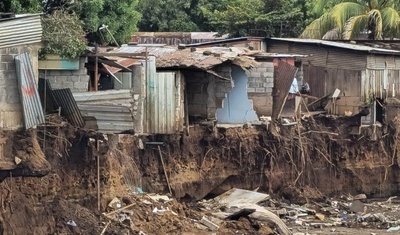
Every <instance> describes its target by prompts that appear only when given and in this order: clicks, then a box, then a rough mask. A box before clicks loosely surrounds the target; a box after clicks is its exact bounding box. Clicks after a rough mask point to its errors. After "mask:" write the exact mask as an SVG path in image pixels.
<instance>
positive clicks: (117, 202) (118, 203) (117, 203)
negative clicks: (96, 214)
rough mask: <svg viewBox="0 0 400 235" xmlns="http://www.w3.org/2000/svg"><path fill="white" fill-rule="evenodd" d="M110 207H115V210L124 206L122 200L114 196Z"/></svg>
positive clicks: (109, 204)
mask: <svg viewBox="0 0 400 235" xmlns="http://www.w3.org/2000/svg"><path fill="white" fill-rule="evenodd" d="M108 207H110V208H113V209H114V210H116V209H119V208H121V207H122V202H121V201H120V200H119V199H118V198H117V197H114V199H113V200H111V202H110V203H108Z"/></svg>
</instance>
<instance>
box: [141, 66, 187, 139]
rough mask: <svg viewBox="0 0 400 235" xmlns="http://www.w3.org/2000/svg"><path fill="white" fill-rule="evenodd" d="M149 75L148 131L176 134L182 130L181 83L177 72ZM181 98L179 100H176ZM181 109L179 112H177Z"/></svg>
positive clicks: (151, 132) (150, 132)
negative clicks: (180, 125)
mask: <svg viewBox="0 0 400 235" xmlns="http://www.w3.org/2000/svg"><path fill="white" fill-rule="evenodd" d="M153 75H154V76H149V77H148V86H147V97H148V99H147V113H148V115H147V122H148V123H147V126H148V130H147V132H148V133H149V134H174V133H177V132H179V131H180V127H179V124H180V122H179V120H180V119H181V117H180V116H177V115H181V111H180V110H181V108H182V107H181V103H180V100H181V95H180V93H181V92H180V91H181V84H180V79H177V78H176V76H177V74H176V73H175V72H162V73H156V74H153ZM177 100H179V102H176V101H177ZM177 110H179V112H177Z"/></svg>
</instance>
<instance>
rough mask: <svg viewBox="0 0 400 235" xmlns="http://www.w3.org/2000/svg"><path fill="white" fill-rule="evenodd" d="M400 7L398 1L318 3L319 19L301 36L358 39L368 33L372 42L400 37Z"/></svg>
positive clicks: (324, 1) (365, 0)
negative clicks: (333, 34) (332, 34)
mask: <svg viewBox="0 0 400 235" xmlns="http://www.w3.org/2000/svg"><path fill="white" fill-rule="evenodd" d="M399 8H400V2H399V1H394V0H380V1H378V0H347V1H346V0H336V1H327V0H318V1H316V3H315V5H314V9H313V12H314V13H315V14H316V15H318V17H319V18H317V19H315V20H314V21H313V22H311V23H310V24H309V25H308V26H307V27H306V29H305V30H304V32H303V33H302V35H301V37H304V38H322V37H324V36H325V38H326V37H328V36H329V33H332V32H333V31H334V32H337V35H338V37H339V38H343V39H354V38H357V37H358V36H359V35H360V34H361V33H368V34H369V38H370V39H383V38H394V37H399V36H400V16H399V14H398V10H399ZM327 33H328V34H327Z"/></svg>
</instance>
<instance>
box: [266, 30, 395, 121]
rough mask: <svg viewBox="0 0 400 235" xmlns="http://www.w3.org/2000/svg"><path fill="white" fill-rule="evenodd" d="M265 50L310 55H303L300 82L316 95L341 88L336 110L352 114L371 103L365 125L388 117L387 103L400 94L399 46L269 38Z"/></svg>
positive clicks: (321, 95)
mask: <svg viewBox="0 0 400 235" xmlns="http://www.w3.org/2000/svg"><path fill="white" fill-rule="evenodd" d="M266 51H267V52H272V53H298V54H305V55H308V57H306V58H303V59H302V69H303V74H304V76H303V79H302V80H301V81H300V83H307V84H308V85H309V87H310V95H312V96H315V97H324V96H329V95H332V94H333V93H334V92H335V90H338V91H337V93H338V92H339V94H340V95H339V96H338V99H337V100H336V101H335V102H336V105H335V108H334V109H333V110H332V113H333V114H336V115H345V114H346V115H352V114H357V113H359V112H360V111H362V110H363V109H365V107H368V108H369V109H370V114H369V115H367V116H365V117H362V120H361V123H362V124H363V125H374V124H377V123H385V122H386V121H389V120H388V119H386V121H385V112H384V108H385V103H386V101H387V100H388V99H389V98H399V97H400V93H399V89H400V80H399V76H400V51H399V50H394V49H385V48H379V47H376V46H368V45H364V44H363V43H357V42H334V41H325V40H314V39H294V38H268V39H266Z"/></svg>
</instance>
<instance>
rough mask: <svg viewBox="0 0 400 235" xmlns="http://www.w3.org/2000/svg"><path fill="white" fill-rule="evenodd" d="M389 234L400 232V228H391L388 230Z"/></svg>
mask: <svg viewBox="0 0 400 235" xmlns="http://www.w3.org/2000/svg"><path fill="white" fill-rule="evenodd" d="M387 231H388V232H396V231H400V226H396V227H390V228H389V229H388V230H387Z"/></svg>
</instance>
